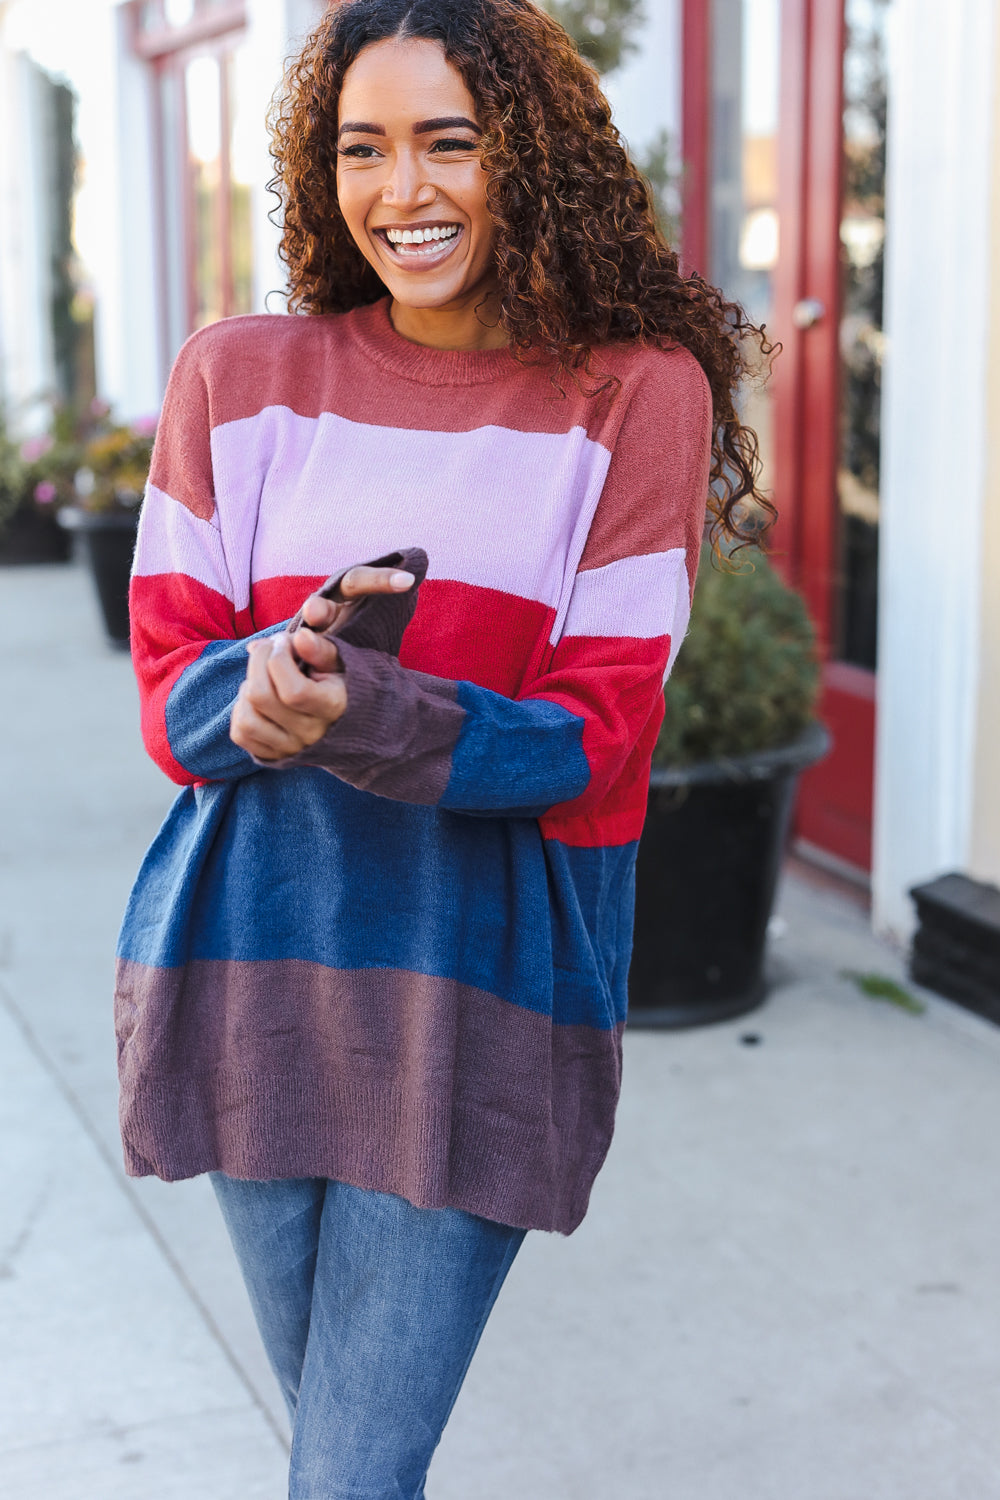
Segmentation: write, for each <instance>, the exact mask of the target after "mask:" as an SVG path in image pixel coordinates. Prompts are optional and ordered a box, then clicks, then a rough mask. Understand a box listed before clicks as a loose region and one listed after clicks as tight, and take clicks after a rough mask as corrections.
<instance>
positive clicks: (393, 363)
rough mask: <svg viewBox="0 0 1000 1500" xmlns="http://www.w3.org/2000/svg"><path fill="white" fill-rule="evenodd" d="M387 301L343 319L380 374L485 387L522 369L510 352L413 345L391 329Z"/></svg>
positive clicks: (383, 298) (356, 310)
mask: <svg viewBox="0 0 1000 1500" xmlns="http://www.w3.org/2000/svg"><path fill="white" fill-rule="evenodd" d="M389 300H390V299H389V298H388V297H387V296H386V297H382V298H380V300H379V301H378V302H372V303H369V305H368V306H367V307H356V308H353V309H352V310H351V312H349V313H348V314H347V315H346V316H347V320H348V321H349V322H350V323H351V324H352V325H353V327H352V331H353V333H354V337H355V339H356V341H357V343H358V344H359V345H360V347H361V349H362V350H363V352H364V353H365V354H366V355H367V356H368V358H369V359H370V360H372V361H373V363H375V364H377V365H379V366H381V368H382V369H383V370H391V371H392V372H393V373H394V374H396V375H402V376H404V377H405V378H406V379H408V380H416V381H419V382H420V383H421V384H422V385H485V384H486V383H487V382H488V381H491V380H496V379H498V378H499V377H500V376H503V375H509V374H511V373H512V372H513V371H515V370H517V369H520V368H521V367H520V366H519V364H518V362H517V360H515V358H514V356H513V355H512V354H511V352H510V350H509V349H433V348H431V347H429V346H428V345H427V344H415V343H413V341H412V340H411V339H407V338H404V337H403V335H402V334H401V333H397V331H396V329H395V328H394V327H393V326H392V319H391V318H390V316H389Z"/></svg>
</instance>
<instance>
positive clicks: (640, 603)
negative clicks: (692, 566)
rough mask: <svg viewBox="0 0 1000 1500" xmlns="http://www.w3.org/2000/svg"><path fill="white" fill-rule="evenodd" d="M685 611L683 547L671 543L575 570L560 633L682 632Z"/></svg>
mask: <svg viewBox="0 0 1000 1500" xmlns="http://www.w3.org/2000/svg"><path fill="white" fill-rule="evenodd" d="M689 612H690V603H689V587H688V576H687V568H686V566H685V551H684V548H683V547H674V548H673V549H672V550H671V551H670V552H651V553H648V554H647V555H646V556H644V557H623V558H620V559H619V560H618V561H616V562H611V563H607V564H605V566H604V567H603V568H591V569H588V570H587V571H586V572H583V573H578V574H577V579H576V584H575V585H574V588H573V597H572V599H571V600H570V605H569V613H568V614H567V616H566V624H565V626H564V627H563V635H564V636H567V635H590V636H632V637H633V638H638V639H640V640H651V639H653V638H654V637H656V636H661V635H669V636H670V637H671V639H673V637H674V636H675V635H676V636H677V637H678V638H681V637H683V635H684V632H685V630H686V629H687V622H688V614H689Z"/></svg>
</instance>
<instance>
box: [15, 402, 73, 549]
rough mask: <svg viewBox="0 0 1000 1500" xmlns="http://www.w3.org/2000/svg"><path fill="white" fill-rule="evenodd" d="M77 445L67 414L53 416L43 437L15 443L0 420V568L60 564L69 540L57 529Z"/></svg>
mask: <svg viewBox="0 0 1000 1500" xmlns="http://www.w3.org/2000/svg"><path fill="white" fill-rule="evenodd" d="M78 464H79V445H78V444H77V443H76V441H75V434H74V423H73V419H72V416H71V415H70V414H69V412H68V411H65V410H62V409H57V410H56V411H55V412H54V413H53V418H52V426H51V430H50V431H49V432H44V433H40V434H38V435H36V436H34V437H29V438H26V439H25V440H24V441H23V442H21V443H17V442H15V440H14V438H13V437H12V436H11V435H10V433H9V432H8V430H7V428H6V425H5V423H3V422H2V421H0V563H3V564H5V565H7V566H10V565H13V564H22V563H50V562H66V561H67V560H68V559H69V555H70V547H69V537H68V536H67V534H66V532H65V531H63V530H61V529H60V528H59V526H58V525H57V519H58V511H59V509H60V506H62V505H64V504H67V503H68V502H69V501H70V500H71V499H72V495H73V475H74V473H75V471H76V468H77V466H78Z"/></svg>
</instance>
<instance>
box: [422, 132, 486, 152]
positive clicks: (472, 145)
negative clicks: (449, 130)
mask: <svg viewBox="0 0 1000 1500" xmlns="http://www.w3.org/2000/svg"><path fill="white" fill-rule="evenodd" d="M477 144H478V143H477V142H476V141H463V140H460V139H459V138H458V136H442V138H441V139H440V140H437V141H435V142H434V144H433V146H432V147H431V150H432V151H440V152H444V151H475V149H476V146H477Z"/></svg>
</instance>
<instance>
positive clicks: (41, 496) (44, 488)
mask: <svg viewBox="0 0 1000 1500" xmlns="http://www.w3.org/2000/svg"><path fill="white" fill-rule="evenodd" d="M57 493H58V492H57V490H56V487H55V485H54V484H50V483H49V481H48V480H47V479H43V480H42V482H41V484H36V485H35V499H36V500H37V501H38V503H39V505H51V504H52V502H53V500H54V499H55V498H56V494H57Z"/></svg>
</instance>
